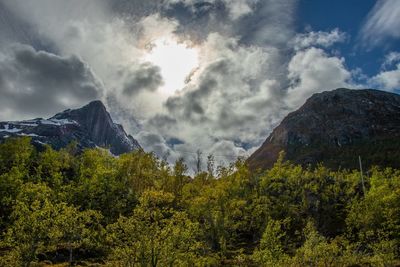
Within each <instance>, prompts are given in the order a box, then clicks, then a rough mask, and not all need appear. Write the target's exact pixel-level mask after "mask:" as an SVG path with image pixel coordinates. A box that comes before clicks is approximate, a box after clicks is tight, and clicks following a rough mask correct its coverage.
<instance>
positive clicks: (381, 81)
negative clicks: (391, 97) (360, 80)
mask: <svg viewBox="0 0 400 267" xmlns="http://www.w3.org/2000/svg"><path fill="white" fill-rule="evenodd" d="M369 83H370V85H371V86H372V87H375V88H380V89H383V90H387V91H399V90H400V63H399V64H397V65H396V66H395V68H394V69H392V70H383V71H382V72H380V73H378V74H377V75H375V76H374V77H372V78H371V79H370V80H369Z"/></svg>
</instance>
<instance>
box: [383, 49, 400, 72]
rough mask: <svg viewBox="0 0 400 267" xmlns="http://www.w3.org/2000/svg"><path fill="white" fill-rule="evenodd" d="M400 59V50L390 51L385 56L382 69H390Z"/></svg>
mask: <svg viewBox="0 0 400 267" xmlns="http://www.w3.org/2000/svg"><path fill="white" fill-rule="evenodd" d="M399 61H400V53H399V52H390V53H389V54H387V55H386V56H385V59H384V62H383V64H382V66H381V68H382V69H388V68H390V67H391V66H393V64H395V63H397V62H399Z"/></svg>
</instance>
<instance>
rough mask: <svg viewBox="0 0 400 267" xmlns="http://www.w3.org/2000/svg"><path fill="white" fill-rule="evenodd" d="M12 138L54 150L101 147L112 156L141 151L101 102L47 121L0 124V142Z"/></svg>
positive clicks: (66, 112) (66, 111) (61, 114)
mask: <svg viewBox="0 0 400 267" xmlns="http://www.w3.org/2000/svg"><path fill="white" fill-rule="evenodd" d="M11 136H30V137H31V138H32V142H33V143H34V144H35V145H38V146H40V145H44V144H49V145H51V146H52V147H53V148H55V149H60V148H63V147H66V146H67V145H68V144H70V143H71V142H73V141H76V142H77V143H78V147H79V148H80V149H83V148H94V147H102V148H106V149H110V152H111V153H113V154H114V155H119V154H122V153H126V152H130V151H132V150H136V149H139V148H140V145H139V143H138V142H137V141H136V140H135V139H134V138H133V137H132V136H130V135H128V134H126V132H125V131H124V129H123V127H122V126H121V125H119V124H115V123H114V122H113V121H112V119H111V116H110V114H109V113H108V112H107V110H106V108H105V106H104V105H103V103H102V102H101V101H93V102H91V103H89V104H88V105H86V106H84V107H82V108H80V109H75V110H65V111H63V112H61V113H58V114H57V115H55V116H53V117H51V118H49V119H42V118H38V119H33V120H26V121H14V122H0V139H2V140H4V139H5V138H9V137H11Z"/></svg>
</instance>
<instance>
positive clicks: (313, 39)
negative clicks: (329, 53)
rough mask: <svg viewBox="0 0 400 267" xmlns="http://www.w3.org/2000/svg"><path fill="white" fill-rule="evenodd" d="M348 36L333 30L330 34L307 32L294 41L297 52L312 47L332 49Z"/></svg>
mask: <svg viewBox="0 0 400 267" xmlns="http://www.w3.org/2000/svg"><path fill="white" fill-rule="evenodd" d="M346 37H347V36H346V34H345V33H344V32H341V31H340V30H339V29H333V30H332V31H330V32H323V31H318V32H314V31H311V32H307V33H300V34H297V35H296V36H295V38H294V40H293V46H294V48H295V49H296V50H300V49H305V48H309V47H312V46H319V47H324V48H327V47H330V46H332V45H333V44H335V43H340V42H344V41H345V40H346Z"/></svg>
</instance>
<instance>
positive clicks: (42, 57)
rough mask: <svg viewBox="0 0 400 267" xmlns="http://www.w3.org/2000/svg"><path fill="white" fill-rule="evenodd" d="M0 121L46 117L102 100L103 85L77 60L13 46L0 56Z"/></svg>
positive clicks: (23, 46)
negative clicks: (4, 114)
mask: <svg viewBox="0 0 400 267" xmlns="http://www.w3.org/2000/svg"><path fill="white" fill-rule="evenodd" d="M0 77H1V78H0V81H1V85H0V92H1V96H2V97H1V99H0V105H1V106H2V108H3V109H8V110H10V111H12V113H13V114H8V115H9V117H7V118H2V119H8V120H9V119H20V118H21V117H24V118H27V117H29V116H31V115H32V114H35V115H36V116H39V115H49V113H50V114H51V113H54V112H58V111H60V109H65V108H70V107H77V106H80V105H82V104H85V103H87V102H88V101H90V100H94V99H97V98H99V97H101V94H102V85H101V83H100V82H99V81H98V80H97V78H96V77H95V76H94V74H93V73H92V71H91V69H90V68H89V67H88V65H87V64H85V63H84V62H82V61H81V60H80V59H79V58H78V57H76V56H70V57H60V56H57V55H54V54H51V53H47V52H43V51H36V50H34V49H33V48H32V47H30V46H26V45H16V46H12V47H11V48H9V50H5V51H2V53H1V54H0Z"/></svg>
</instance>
